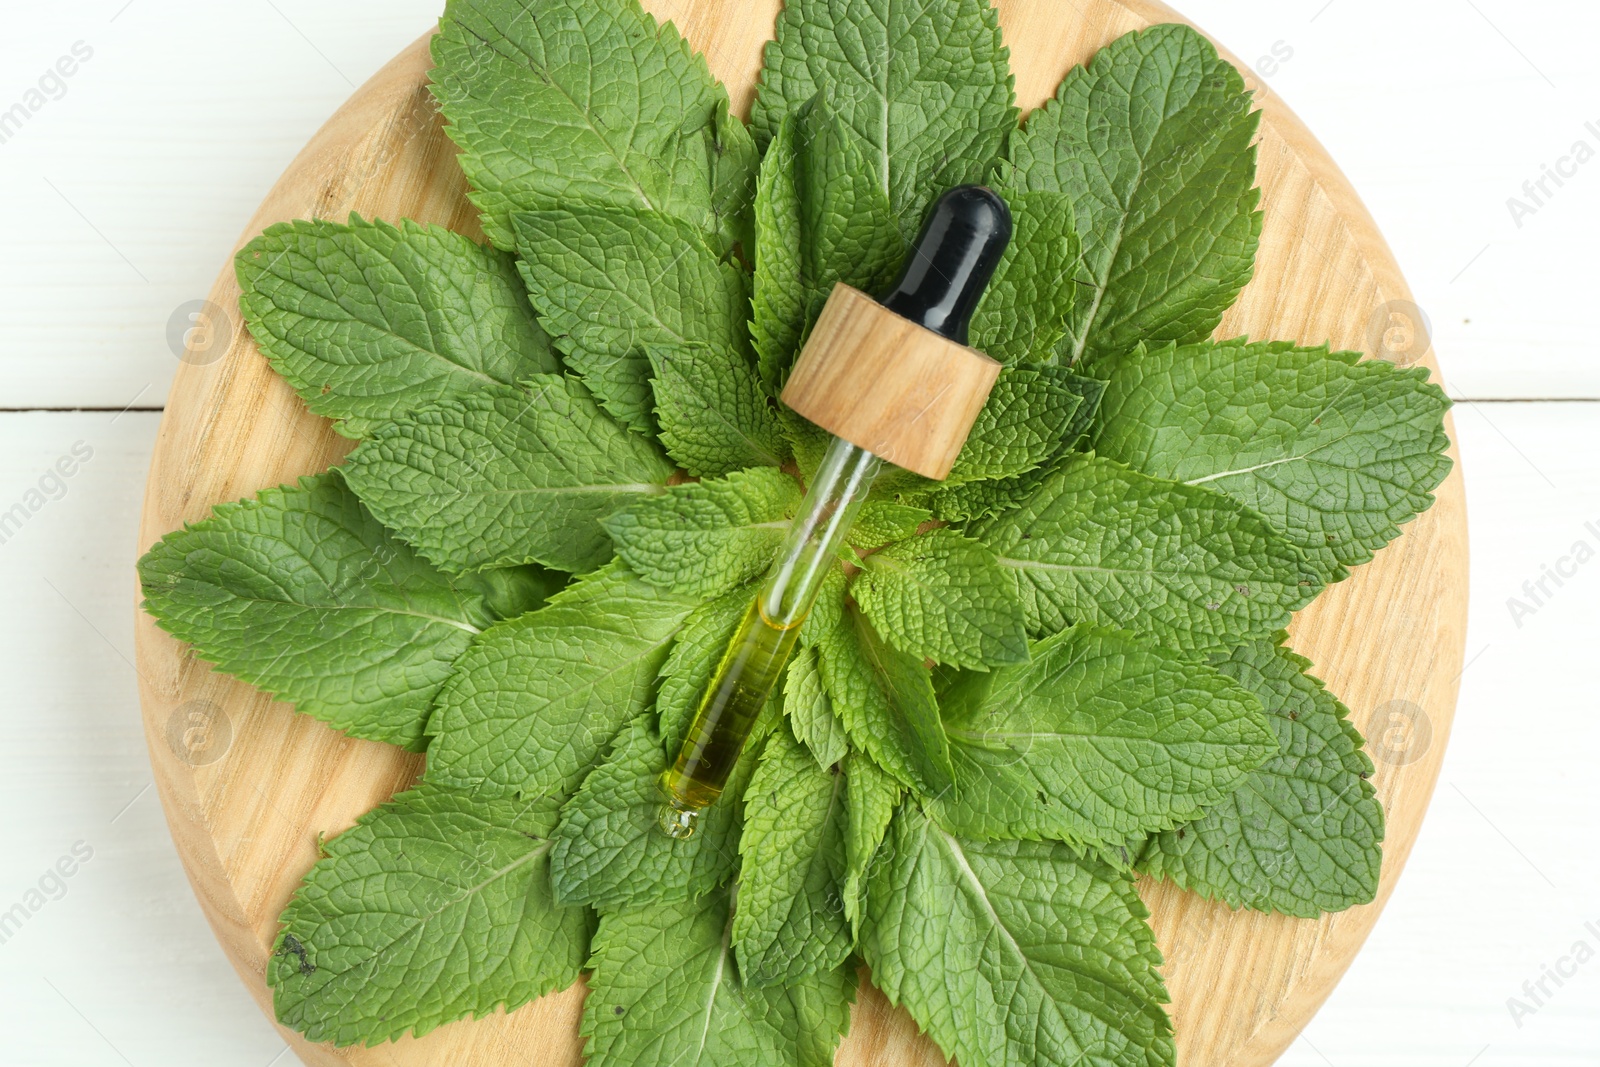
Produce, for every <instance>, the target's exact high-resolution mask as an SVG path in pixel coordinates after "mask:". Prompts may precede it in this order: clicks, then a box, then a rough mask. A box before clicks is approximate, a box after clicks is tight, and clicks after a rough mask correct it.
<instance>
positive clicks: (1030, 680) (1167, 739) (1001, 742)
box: [935, 626, 1277, 848]
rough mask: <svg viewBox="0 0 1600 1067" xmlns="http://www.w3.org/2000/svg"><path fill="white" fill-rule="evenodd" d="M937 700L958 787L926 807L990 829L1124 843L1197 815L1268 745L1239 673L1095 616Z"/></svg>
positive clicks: (1270, 739) (964, 829)
mask: <svg viewBox="0 0 1600 1067" xmlns="http://www.w3.org/2000/svg"><path fill="white" fill-rule="evenodd" d="M941 703H942V706H943V708H944V728H945V733H946V735H947V736H948V737H949V738H950V756H951V759H952V760H953V761H954V763H955V768H956V791H955V793H954V795H953V796H952V797H950V798H947V799H944V800H941V801H940V803H939V805H938V807H937V808H936V809H935V811H936V814H937V816H938V818H939V820H940V821H941V822H942V823H944V824H945V825H946V826H949V827H950V828H951V829H953V830H955V831H956V832H957V833H960V834H963V835H965V836H968V837H976V838H981V839H985V840H992V839H995V838H1005V837H1029V838H1037V837H1050V838H1055V839H1057V840H1061V841H1066V842H1068V843H1069V844H1075V845H1081V846H1090V847H1097V848H1104V847H1113V846H1116V845H1120V844H1122V843H1123V842H1126V841H1128V840H1129V839H1131V838H1133V837H1135V836H1136V835H1140V834H1145V833H1149V832H1152V831H1157V830H1165V829H1169V828H1171V827H1173V826H1176V825H1178V824H1179V823H1181V822H1186V821H1188V820H1190V819H1194V818H1197V817H1198V816H1199V815H1200V814H1201V812H1202V811H1203V810H1204V809H1206V808H1208V807H1210V806H1211V805H1213V804H1216V803H1217V802H1218V801H1220V800H1222V799H1223V798H1224V797H1225V796H1227V795H1228V794H1229V793H1231V792H1233V791H1234V790H1235V789H1237V788H1239V786H1240V783H1241V781H1243V780H1244V779H1245V777H1246V776H1247V775H1249V773H1250V772H1251V771H1253V770H1254V769H1255V768H1257V767H1259V766H1261V764H1262V763H1263V762H1264V761H1265V760H1267V759H1268V758H1269V757H1270V756H1272V755H1273V754H1275V753H1276V752H1277V744H1276V740H1275V738H1274V735H1273V732H1272V729H1271V727H1270V726H1269V724H1268V722H1267V718H1266V715H1265V713H1264V712H1263V711H1262V710H1261V704H1260V702H1259V701H1258V700H1257V698H1256V697H1255V696H1253V695H1251V693H1250V692H1248V691H1247V690H1245V689H1243V688H1241V687H1240V686H1239V684H1238V683H1236V682H1234V681H1231V680H1229V679H1228V678H1226V677H1224V676H1223V675H1222V674H1220V673H1218V672H1217V671H1215V670H1212V669H1210V668H1208V667H1203V666H1200V665H1198V664H1195V663H1193V662H1192V661H1189V660H1185V659H1182V658H1180V657H1178V656H1176V655H1174V654H1173V653H1171V652H1167V651H1164V650H1162V649H1158V648H1154V647H1149V646H1147V645H1146V644H1144V643H1142V642H1139V641H1136V640H1134V639H1133V638H1132V637H1131V636H1129V635H1127V634H1122V633H1116V632H1112V631H1106V630H1099V629H1096V628H1094V627H1091V626H1076V627H1073V628H1072V629H1070V630H1064V631H1062V632H1061V633H1059V634H1056V635H1055V636H1054V637H1051V638H1049V639H1048V640H1045V641H1042V642H1040V643H1039V644H1038V645H1036V646H1035V647H1034V650H1033V662H1031V663H1029V664H1027V665H1026V666H1022V667H1011V668H1007V669H1004V670H997V671H995V672H993V674H991V675H969V676H967V677H965V678H963V679H962V680H961V681H960V682H958V683H957V684H955V685H954V686H952V687H951V688H950V689H948V690H946V692H944V693H943V694H942V701H941Z"/></svg>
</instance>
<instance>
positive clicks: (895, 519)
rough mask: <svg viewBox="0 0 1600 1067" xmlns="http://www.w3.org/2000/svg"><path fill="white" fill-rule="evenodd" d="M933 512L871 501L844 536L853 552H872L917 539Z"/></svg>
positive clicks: (906, 505) (886, 501)
mask: <svg viewBox="0 0 1600 1067" xmlns="http://www.w3.org/2000/svg"><path fill="white" fill-rule="evenodd" d="M932 518H933V512H931V511H927V510H925V509H923V508H917V507H912V506H911V505H909V504H897V503H895V502H894V501H892V500H868V501H867V502H866V503H865V504H863V505H861V510H860V511H859V512H857V513H856V521H855V525H854V526H852V527H850V532H849V533H847V534H845V540H846V541H848V542H849V545H850V547H851V548H859V549H863V550H871V549H874V548H882V547H883V546H884V545H889V544H893V543H894V542H896V541H904V540H905V539H906V538H908V537H915V536H916V535H917V531H918V530H920V529H922V524H923V523H925V522H927V521H928V520H930V519H932Z"/></svg>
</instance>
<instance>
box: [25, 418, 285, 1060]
mask: <svg viewBox="0 0 1600 1067" xmlns="http://www.w3.org/2000/svg"><path fill="white" fill-rule="evenodd" d="M158 419H159V416H157V415H153V414H141V413H136V412H135V413H128V414H125V415H122V416H120V417H117V416H114V415H111V414H106V413H83V414H45V413H37V414H8V415H3V416H0V536H4V537H5V540H4V543H0V587H3V588H4V589H5V590H6V606H7V610H6V611H5V613H4V614H3V615H0V649H3V652H0V665H3V672H4V677H5V678H6V679H7V682H8V688H7V693H6V698H5V700H4V701H3V702H0V737H4V739H5V744H4V745H3V746H0V811H5V812H6V813H7V814H6V818H5V821H4V824H3V826H4V829H3V830H0V839H3V847H0V938H3V940H0V1004H3V1005H5V1007H4V1008H3V1009H0V1020H3V1022H4V1033H3V1037H0V1050H3V1051H0V1062H3V1063H5V1064H8V1065H11V1064H16V1065H19V1067H20V1065H28V1067H68V1065H71V1067H100V1065H102V1064H103V1065H107V1067H127V1064H129V1063H132V1064H139V1065H143V1064H157V1063H162V1064H170V1065H173V1067H180V1065H189V1064H195V1065H199V1064H218V1063H225V1064H241V1065H244V1067H266V1065H267V1063H268V1061H270V1060H271V1059H272V1057H273V1056H275V1055H277V1054H278V1053H279V1052H280V1051H281V1050H282V1049H283V1047H284V1046H283V1042H282V1041H281V1040H279V1039H278V1037H277V1035H276V1033H275V1032H274V1031H273V1030H272V1028H271V1027H270V1026H269V1025H268V1023H267V1022H266V1020H264V1019H263V1018H262V1017H261V1015H260V1013H259V1012H258V1011H257V1009H256V1006H255V1003H254V1001H252V1000H251V999H250V997H249V996H248V995H247V994H246V993H245V991H244V987H243V986H241V985H240V984H239V982H238V979H237V978H236V977H235V975H234V973H233V969H232V967H230V966H229V965H228V963H227V961H226V960H225V959H224V958H223V955H222V953H221V951H220V950H219V949H218V948H217V945H216V942H215V941H214V940H213V938H212V936H211V931H210V928H209V927H208V926H207V925H206V923H205V920H204V919H203V918H202V917H201V915H200V909H199V906H198V905H197V904H196V903H195V900H194V895H193V893H192V892H191V890H190V888H189V884H188V881H187V880H186V879H185V877H184V874H183V869H182V867H181V866H180V865H179V863H178V859H177V854H176V853H175V852H174V850H173V847H172V840H171V838H170V837H169V836H168V833H167V828H166V822H165V820H164V819H163V817H162V814H161V808H160V804H159V803H158V802H157V800H156V797H155V795H154V792H153V791H150V790H149V789H148V787H149V784H150V780H151V778H150V764H149V758H148V756H147V755H146V751H145V745H144V739H143V734H142V731H141V729H140V723H139V709H138V695H137V692H136V689H135V675H134V668H133V666H132V659H133V626H132V623H133V602H134V576H133V571H132V566H133V554H134V538H135V534H136V529H137V520H138V513H139V506H140V501H141V500H142V498H143V491H144V478H145V469H146V467H147V466H148V464H149V457H150V448H151V445H152V443H153V442H154V440H155V433H156V425H157V422H158ZM74 450H76V452H75V451H74ZM63 457H65V458H66V462H65V463H64V464H63V466H62V467H59V468H58V467H57V464H58V463H61V462H62V461H63ZM85 457H87V458H85ZM74 461H75V462H74ZM62 469H67V470H71V471H72V472H73V473H72V474H71V476H70V477H59V475H60V471H61V470H62ZM16 505H20V506H21V507H22V509H23V512H25V513H26V517H25V518H22V517H21V516H20V515H17V516H16V517H14V518H12V519H11V520H9V521H7V519H6V516H7V515H8V514H12V515H15V512H14V506H16ZM34 505H37V506H38V509H37V511H35V510H33V506H34ZM75 845H76V846H77V847H78V849H79V856H80V858H81V856H82V855H83V854H84V853H86V852H88V851H90V850H92V855H90V856H89V858H88V860H87V862H83V863H81V864H80V865H79V866H78V868H77V869H76V870H75V872H74V873H73V874H72V875H71V877H69V878H64V879H61V881H60V883H59V884H58V883H57V881H56V880H55V879H56V876H57V875H59V872H55V873H54V874H52V869H53V868H54V866H55V864H56V863H57V862H58V861H60V860H61V859H62V858H63V857H71V856H72V854H73V848H74V846H75ZM68 867H71V864H70V863H69V864H68ZM41 880H43V885H42V894H41V895H40V896H30V893H33V892H38V891H40V890H41ZM57 897H59V899H56V898H57ZM18 905H21V906H22V907H23V908H24V909H25V911H24V912H23V913H19V912H17V911H15V908H16V906H18ZM34 905H40V906H38V907H37V908H35V907H33V906H34ZM8 916H9V919H8V918H7V917H8ZM281 1062H284V1063H287V1062H292V1060H291V1059H290V1058H289V1057H285V1059H284V1060H283V1061H281Z"/></svg>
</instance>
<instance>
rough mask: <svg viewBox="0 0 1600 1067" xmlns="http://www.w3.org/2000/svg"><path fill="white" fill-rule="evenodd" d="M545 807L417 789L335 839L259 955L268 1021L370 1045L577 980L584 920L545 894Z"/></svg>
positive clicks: (311, 1036) (550, 810) (543, 801)
mask: <svg viewBox="0 0 1600 1067" xmlns="http://www.w3.org/2000/svg"><path fill="white" fill-rule="evenodd" d="M555 815H556V804H555V801H554V800H553V799H552V798H549V797H539V798H536V799H530V800H525V801H523V800H492V799H485V798H483V797H478V796H472V795H469V794H464V793H456V792H452V791H450V790H447V789H440V788H438V787H436V786H430V785H424V786H420V787H419V788H417V789H415V790H412V791H411V792H409V793H403V794H401V795H400V796H397V797H395V798H394V799H393V800H391V801H390V802H389V803H387V804H384V805H383V806H382V807H379V808H377V809H376V810H374V811H372V812H369V813H368V814H367V815H365V816H363V817H362V818H361V820H360V821H359V822H357V823H356V825H355V827H354V828H352V829H350V830H346V831H345V832H344V833H342V834H340V835H339V836H337V837H335V838H333V839H332V840H331V841H329V842H328V843H327V845H326V846H325V847H324V850H323V851H324V857H325V858H324V859H322V860H320V861H319V862H318V863H317V865H316V866H315V867H313V868H312V869H311V873H310V874H308V875H307V876H306V879H305V882H304V883H303V884H302V885H301V886H300V889H299V891H298V892H297V893H296V894H295V897H294V899H293V900H292V901H290V903H289V906H288V907H287V908H286V909H284V912H283V918H282V924H283V931H282V933H281V934H280V935H279V937H278V941H277V946H276V948H275V950H274V952H273V955H272V958H271V959H270V960H269V961H268V963H267V981H268V984H269V985H270V986H271V987H272V990H273V1007H274V1009H275V1010H276V1012H277V1016H278V1021H279V1022H280V1023H282V1024H283V1025H284V1026H288V1027H291V1028H293V1029H295V1030H298V1031H299V1032H300V1033H302V1034H304V1035H305V1036H306V1038H307V1039H308V1040H311V1041H328V1042H332V1043H333V1044H335V1045H341V1046H343V1045H354V1044H366V1045H376V1044H378V1043H379V1042H382V1041H390V1040H394V1039H396V1038H398V1037H400V1036H401V1035H402V1034H405V1033H412V1034H415V1035H417V1036H418V1037H420V1036H422V1035H423V1034H426V1033H428V1032H429V1031H430V1030H432V1029H434V1028H435V1027H438V1026H442V1025H443V1024H445V1023H448V1022H452V1021H454V1020H456V1019H462V1018H466V1017H468V1016H476V1017H480V1018H481V1017H483V1016H486V1015H488V1014H489V1013H490V1012H492V1011H494V1010H495V1009H496V1008H501V1007H503V1008H505V1009H506V1010H508V1011H509V1010H512V1009H515V1008H517V1007H520V1006H521V1005H523V1004H526V1003H527V1002H528V1001H531V1000H533V999H535V998H537V997H540V996H543V995H544V994H546V993H549V992H551V991H553V990H557V989H565V988H566V987H567V986H569V985H571V984H572V983H573V982H575V981H577V979H578V973H579V971H581V970H582V968H583V964H584V952H585V948H586V946H587V942H588V938H589V917H588V914H587V912H585V911H584V910H583V909H581V908H561V907H558V906H557V905H556V904H555V902H554V901H553V900H552V899H551V896H550V888H549V880H548V876H547V875H548V862H549V860H548V857H549V853H550V832H551V830H552V829H554V827H555Z"/></svg>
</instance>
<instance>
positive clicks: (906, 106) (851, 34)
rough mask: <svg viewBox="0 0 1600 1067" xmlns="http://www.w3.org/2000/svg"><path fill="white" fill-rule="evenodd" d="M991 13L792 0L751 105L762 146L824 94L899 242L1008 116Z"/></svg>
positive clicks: (963, 7) (880, 1) (1000, 135)
mask: <svg viewBox="0 0 1600 1067" xmlns="http://www.w3.org/2000/svg"><path fill="white" fill-rule="evenodd" d="M1011 84H1012V79H1011V71H1010V67H1009V64H1008V63H1007V57H1006V49H1005V46H1004V45H1003V44H1002V43H1001V40H1000V26H999V22H998V19H997V18H996V15H995V12H994V9H993V8H992V7H991V6H990V5H989V4H987V3H984V2H981V0H957V2H953V3H945V4H937V5H930V4H927V3H924V2H921V0H914V2H909V3H908V2H906V0H792V2H791V3H788V4H785V5H784V9H783V13H782V14H781V15H779V16H778V31H777V39H776V40H775V41H773V42H771V43H770V44H768V45H767V51H766V65H765V66H764V68H763V69H762V73H761V84H760V87H759V89H758V92H757V94H756V102H755V107H754V109H753V111H752V113H751V125H752V126H753V127H754V128H755V132H756V139H757V141H758V142H760V143H762V144H765V143H766V142H767V141H769V140H771V139H772V138H773V137H774V136H775V135H776V134H777V132H778V125H779V123H780V122H782V120H783V118H784V116H786V115H788V114H790V113H792V112H794V111H796V110H798V109H799V108H800V107H801V106H802V105H803V104H805V103H806V102H807V101H809V100H810V99H811V98H812V97H814V96H816V95H817V94H818V93H819V92H821V93H823V95H824V99H826V100H827V101H828V102H829V103H830V104H831V106H832V107H833V109H834V110H835V111H836V112H837V113H838V114H839V115H840V117H841V118H842V119H843V120H844V122H845V124H846V125H847V126H848V127H849V128H850V129H851V130H852V131H853V132H854V133H855V135H856V136H857V137H858V138H859V139H860V140H861V142H862V143H863V145H864V146H865V148H866V164H867V166H868V168H869V169H868V173H869V174H871V175H872V176H873V178H874V179H875V180H876V182H877V184H878V186H879V187H880V188H882V189H884V190H885V191H886V192H887V193H888V194H889V202H890V204H891V206H892V208H893V210H894V214H895V216H896V217H897V218H898V219H899V220H900V223H901V228H902V230H903V231H904V233H905V236H906V237H907V238H908V239H909V238H910V237H912V236H914V235H915V234H916V232H917V229H918V227H920V226H921V224H922V215H923V212H924V210H925V209H926V208H927V206H928V204H929V202H931V201H932V199H933V198H934V197H935V196H937V195H938V194H939V193H941V192H943V191H944V190H945V189H946V188H948V187H949V186H952V185H961V184H964V183H967V182H977V181H982V180H983V179H984V178H985V177H986V176H987V175H988V172H989V167H990V165H991V164H992V163H993V162H994V160H995V158H996V156H997V155H998V154H999V152H1000V148H1001V145H1002V143H1003V141H1004V140H1005V136H1006V133H1007V131H1009V130H1011V129H1013V128H1014V127H1015V126H1016V122H1017V110H1016V108H1015V107H1014V106H1013V103H1012V99H1013V94H1012V91H1011Z"/></svg>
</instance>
